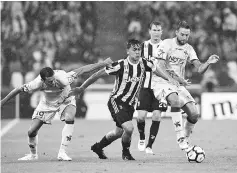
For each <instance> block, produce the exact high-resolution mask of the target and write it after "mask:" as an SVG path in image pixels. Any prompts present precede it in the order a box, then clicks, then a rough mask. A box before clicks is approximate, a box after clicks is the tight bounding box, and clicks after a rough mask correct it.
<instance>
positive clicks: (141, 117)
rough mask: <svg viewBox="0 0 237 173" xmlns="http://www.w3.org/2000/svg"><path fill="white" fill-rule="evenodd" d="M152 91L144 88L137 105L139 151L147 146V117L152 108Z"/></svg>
mask: <svg viewBox="0 0 237 173" xmlns="http://www.w3.org/2000/svg"><path fill="white" fill-rule="evenodd" d="M151 104H152V100H151V93H150V90H149V89H148V88H142V89H141V91H140V94H139V101H138V105H137V108H136V109H137V113H138V116H137V129H138V132H139V137H140V138H139V141H138V144H137V147H138V150H139V151H144V150H145V148H146V140H145V125H146V123H145V119H146V116H147V113H148V111H150V109H151Z"/></svg>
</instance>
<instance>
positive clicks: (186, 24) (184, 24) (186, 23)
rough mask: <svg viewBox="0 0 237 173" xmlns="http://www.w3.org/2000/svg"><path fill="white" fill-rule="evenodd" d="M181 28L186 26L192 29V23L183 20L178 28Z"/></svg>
mask: <svg viewBox="0 0 237 173" xmlns="http://www.w3.org/2000/svg"><path fill="white" fill-rule="evenodd" d="M180 28H185V29H190V30H191V27H190V25H189V24H188V22H186V21H185V20H182V21H180V22H179V24H178V27H177V30H179V29H180Z"/></svg>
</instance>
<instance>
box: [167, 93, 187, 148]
mask: <svg viewBox="0 0 237 173" xmlns="http://www.w3.org/2000/svg"><path fill="white" fill-rule="evenodd" d="M167 101H168V103H169V104H170V106H171V112H170V114H171V118H172V121H173V125H174V129H175V132H176V137H177V142H178V144H179V147H180V148H181V149H182V150H185V149H187V148H188V143H187V142H186V141H185V136H184V130H183V118H182V114H181V112H180V100H179V97H178V95H177V93H171V94H170V95H168V96H167Z"/></svg>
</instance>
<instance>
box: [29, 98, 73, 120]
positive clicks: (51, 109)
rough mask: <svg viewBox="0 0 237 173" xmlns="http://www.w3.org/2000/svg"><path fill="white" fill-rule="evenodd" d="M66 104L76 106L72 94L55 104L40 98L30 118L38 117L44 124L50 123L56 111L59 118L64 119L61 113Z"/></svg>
mask: <svg viewBox="0 0 237 173" xmlns="http://www.w3.org/2000/svg"><path fill="white" fill-rule="evenodd" d="M68 105H73V106H75V107H76V100H75V97H74V96H71V97H69V98H66V99H65V100H64V101H63V102H62V103H60V104H57V105H50V104H48V103H47V102H46V101H45V100H43V99H42V100H40V102H39V105H38V106H37V107H36V109H35V111H34V113H33V116H32V119H39V120H42V121H43V122H44V123H45V124H51V121H52V119H53V118H54V117H55V115H56V113H57V112H58V113H59V115H60V120H61V121H64V120H65V117H63V116H62V113H63V111H64V109H65V108H66V107H67V106H68Z"/></svg>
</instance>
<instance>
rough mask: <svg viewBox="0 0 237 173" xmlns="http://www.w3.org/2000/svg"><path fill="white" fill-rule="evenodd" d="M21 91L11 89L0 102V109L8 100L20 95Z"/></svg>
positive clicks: (19, 89) (20, 89)
mask: <svg viewBox="0 0 237 173" xmlns="http://www.w3.org/2000/svg"><path fill="white" fill-rule="evenodd" d="M22 91H23V90H22V87H19V88H15V89H13V90H12V91H11V92H10V93H9V94H7V96H6V97H5V98H4V99H2V100H1V107H2V106H3V105H4V104H5V103H6V102H8V101H9V100H10V99H12V98H13V97H15V96H16V95H17V94H19V93H21V92H22Z"/></svg>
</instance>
